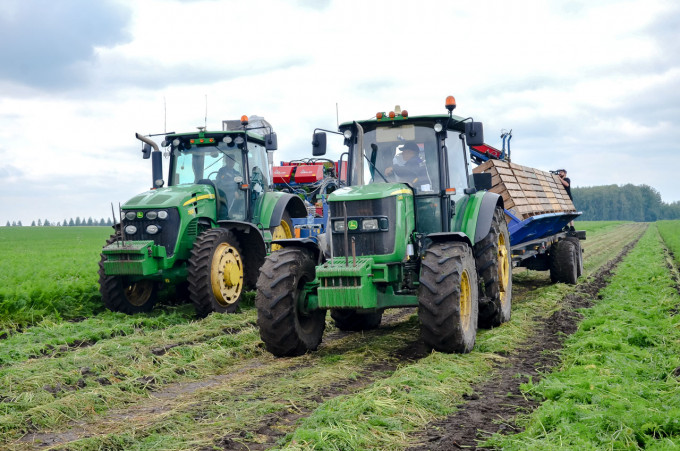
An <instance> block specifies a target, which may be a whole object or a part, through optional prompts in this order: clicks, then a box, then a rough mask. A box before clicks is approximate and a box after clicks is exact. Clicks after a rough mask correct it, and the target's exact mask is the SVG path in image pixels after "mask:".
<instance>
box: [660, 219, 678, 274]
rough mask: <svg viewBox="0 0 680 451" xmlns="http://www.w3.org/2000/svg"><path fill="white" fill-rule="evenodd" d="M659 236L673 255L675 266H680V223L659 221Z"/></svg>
mask: <svg viewBox="0 0 680 451" xmlns="http://www.w3.org/2000/svg"><path fill="white" fill-rule="evenodd" d="M656 224H657V227H658V228H659V234H661V237H662V238H663V240H664V241H665V242H666V246H668V248H669V249H670V250H671V252H672V253H673V256H674V259H675V264H676V265H680V221H659V222H657V223H656Z"/></svg>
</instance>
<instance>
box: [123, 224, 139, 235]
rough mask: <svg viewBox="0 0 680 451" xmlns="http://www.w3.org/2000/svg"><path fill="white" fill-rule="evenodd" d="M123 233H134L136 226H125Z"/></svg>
mask: <svg viewBox="0 0 680 451" xmlns="http://www.w3.org/2000/svg"><path fill="white" fill-rule="evenodd" d="M125 233H127V234H128V235H134V234H135V233H137V227H136V226H133V225H128V226H125Z"/></svg>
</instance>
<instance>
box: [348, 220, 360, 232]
mask: <svg viewBox="0 0 680 451" xmlns="http://www.w3.org/2000/svg"><path fill="white" fill-rule="evenodd" d="M347 228H348V229H350V230H356V229H358V228H359V223H358V222H357V221H355V220H354V219H352V220H351V221H347Z"/></svg>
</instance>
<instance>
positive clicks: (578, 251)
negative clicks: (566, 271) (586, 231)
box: [565, 236, 583, 278]
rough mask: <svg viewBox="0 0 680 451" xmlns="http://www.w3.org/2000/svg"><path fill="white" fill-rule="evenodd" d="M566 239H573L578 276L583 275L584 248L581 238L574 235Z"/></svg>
mask: <svg viewBox="0 0 680 451" xmlns="http://www.w3.org/2000/svg"><path fill="white" fill-rule="evenodd" d="M565 240H567V241H571V242H572V243H574V246H575V247H576V277H577V278H578V277H581V274H583V248H582V247H581V240H579V239H578V238H576V237H574V236H568V237H566V238H565Z"/></svg>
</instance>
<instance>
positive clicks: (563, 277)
mask: <svg viewBox="0 0 680 451" xmlns="http://www.w3.org/2000/svg"><path fill="white" fill-rule="evenodd" d="M501 138H502V139H503V147H502V149H500V150H499V149H496V148H494V147H493V146H490V145H488V144H483V145H481V146H475V147H470V149H469V150H470V156H471V159H472V161H473V162H475V163H477V164H481V163H484V162H485V161H488V160H503V161H506V162H509V158H510V139H511V138H512V131H510V132H505V133H503V134H502V135H501ZM506 144H507V150H506ZM580 214H581V213H580V212H551V213H543V214H536V215H534V216H529V217H528V218H526V219H521V218H519V217H518V216H516V215H515V213H513V211H511V210H509V209H505V218H506V222H507V224H508V232H509V233H510V250H511V255H512V266H513V267H525V268H528V269H531V270H536V271H550V278H551V280H552V281H553V282H563V283H569V284H575V283H576V280H577V279H578V277H579V276H580V275H581V273H582V271H583V250H582V248H581V243H580V241H581V240H585V239H586V232H585V231H583V230H573V228H571V227H569V224H570V223H571V222H572V221H573V220H574V219H575V218H577V217H578V216H580Z"/></svg>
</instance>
